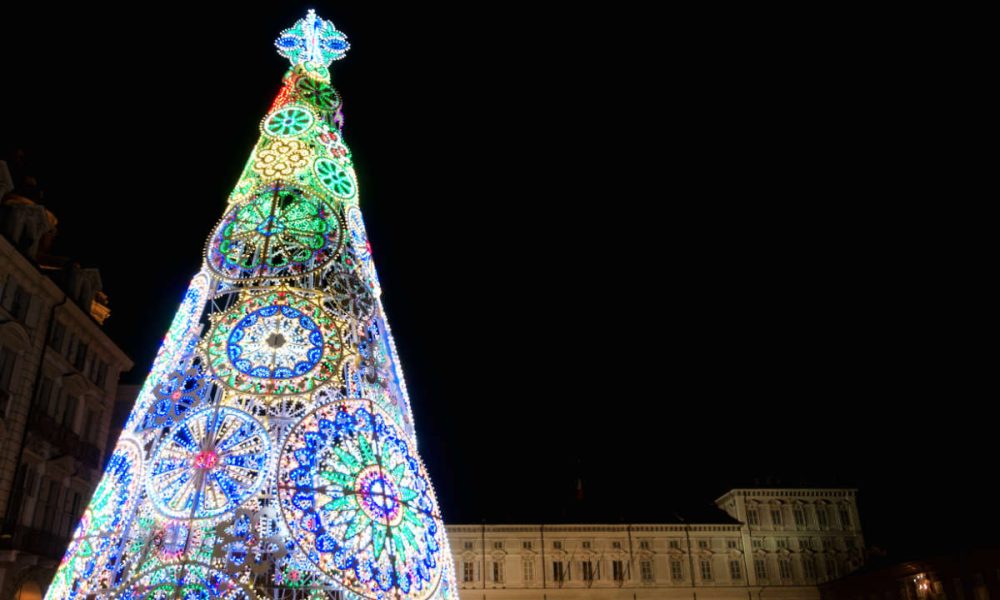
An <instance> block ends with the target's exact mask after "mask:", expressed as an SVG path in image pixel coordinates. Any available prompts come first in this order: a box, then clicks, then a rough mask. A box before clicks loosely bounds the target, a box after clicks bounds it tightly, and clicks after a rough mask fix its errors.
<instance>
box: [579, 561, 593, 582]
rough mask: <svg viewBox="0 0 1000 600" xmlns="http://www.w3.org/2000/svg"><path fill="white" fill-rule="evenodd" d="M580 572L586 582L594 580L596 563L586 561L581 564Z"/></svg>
mask: <svg viewBox="0 0 1000 600" xmlns="http://www.w3.org/2000/svg"><path fill="white" fill-rule="evenodd" d="M580 572H581V573H583V580H584V581H593V580H594V563H592V562H590V561H589V560H585V561H583V562H581V563H580Z"/></svg>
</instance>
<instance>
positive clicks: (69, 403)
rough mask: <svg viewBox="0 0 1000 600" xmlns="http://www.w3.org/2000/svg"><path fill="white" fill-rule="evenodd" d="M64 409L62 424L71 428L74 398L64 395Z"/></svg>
mask: <svg viewBox="0 0 1000 600" xmlns="http://www.w3.org/2000/svg"><path fill="white" fill-rule="evenodd" d="M65 398H66V410H65V411H64V412H63V414H62V424H63V427H65V428H66V429H70V430H72V429H73V420H74V419H75V418H76V398H74V397H72V396H65Z"/></svg>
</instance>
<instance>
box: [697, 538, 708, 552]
mask: <svg viewBox="0 0 1000 600" xmlns="http://www.w3.org/2000/svg"><path fill="white" fill-rule="evenodd" d="M698 548H700V549H701V550H708V540H698Z"/></svg>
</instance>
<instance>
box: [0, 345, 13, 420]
mask: <svg viewBox="0 0 1000 600" xmlns="http://www.w3.org/2000/svg"><path fill="white" fill-rule="evenodd" d="M15 358H17V357H16V356H15V355H14V351H13V350H10V349H9V348H6V347H4V346H0V419H2V418H3V417H5V416H7V407H8V406H10V400H11V398H12V397H13V396H14V394H12V393H11V391H10V388H11V385H12V383H13V380H14V360H15Z"/></svg>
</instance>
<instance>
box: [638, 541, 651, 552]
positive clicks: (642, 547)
mask: <svg viewBox="0 0 1000 600" xmlns="http://www.w3.org/2000/svg"><path fill="white" fill-rule="evenodd" d="M639 549H640V550H649V540H642V541H640V542H639Z"/></svg>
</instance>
